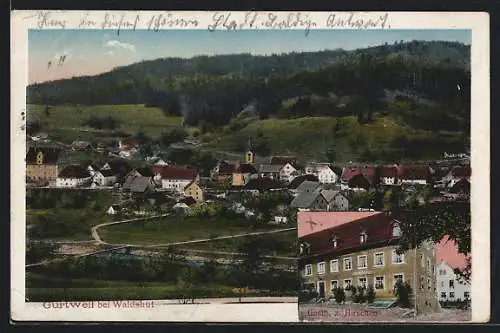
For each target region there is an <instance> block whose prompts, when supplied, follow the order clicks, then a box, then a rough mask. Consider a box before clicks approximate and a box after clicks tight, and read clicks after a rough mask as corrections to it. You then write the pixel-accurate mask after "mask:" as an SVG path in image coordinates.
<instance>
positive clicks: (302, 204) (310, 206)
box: [290, 191, 328, 211]
mask: <svg viewBox="0 0 500 333" xmlns="http://www.w3.org/2000/svg"><path fill="white" fill-rule="evenodd" d="M290 208H296V209H299V210H312V211H326V210H327V209H328V202H327V201H326V199H325V198H324V197H323V195H322V194H321V193H320V192H317V191H314V192H299V194H298V195H297V196H296V197H295V198H294V199H293V200H292V202H291V203H290Z"/></svg>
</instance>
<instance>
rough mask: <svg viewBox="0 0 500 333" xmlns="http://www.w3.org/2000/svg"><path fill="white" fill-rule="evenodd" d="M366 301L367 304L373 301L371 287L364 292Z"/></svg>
mask: <svg viewBox="0 0 500 333" xmlns="http://www.w3.org/2000/svg"><path fill="white" fill-rule="evenodd" d="M366 300H367V301H368V303H369V304H371V303H373V302H374V301H375V290H374V289H373V286H368V289H367V290H366Z"/></svg>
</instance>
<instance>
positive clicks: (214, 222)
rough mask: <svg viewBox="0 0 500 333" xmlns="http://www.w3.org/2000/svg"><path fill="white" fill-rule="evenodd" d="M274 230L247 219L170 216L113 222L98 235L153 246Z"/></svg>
mask: <svg viewBox="0 0 500 333" xmlns="http://www.w3.org/2000/svg"><path fill="white" fill-rule="evenodd" d="M273 229H275V227H271V226H263V227H261V228H259V229H253V228H252V227H251V226H250V225H249V224H248V222H247V221H246V220H245V219H239V220H225V219H222V218H206V219H201V218H191V217H189V218H184V219H181V218H172V217H169V218H162V219H158V220H153V221H147V222H137V223H135V222H133V223H126V224H119V225H110V226H106V227H103V228H101V229H99V234H100V235H101V238H102V239H103V240H104V241H106V242H108V243H114V244H141V245H151V244H164V243H171V242H182V241H189V240H195V239H206V238H215V237H218V236H228V235H236V234H243V233H247V232H256V231H266V230H273Z"/></svg>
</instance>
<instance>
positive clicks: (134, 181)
mask: <svg viewBox="0 0 500 333" xmlns="http://www.w3.org/2000/svg"><path fill="white" fill-rule="evenodd" d="M154 189H155V185H154V183H153V179H152V178H151V177H144V176H141V175H138V174H135V173H131V174H130V175H129V176H127V178H126V179H125V182H124V184H123V187H122V190H123V192H124V193H128V194H132V195H135V196H147V195H149V194H152V193H154Z"/></svg>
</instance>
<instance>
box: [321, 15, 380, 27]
mask: <svg viewBox="0 0 500 333" xmlns="http://www.w3.org/2000/svg"><path fill="white" fill-rule="evenodd" d="M388 21H389V13H385V14H383V15H380V16H379V17H378V18H376V19H375V20H374V19H372V18H369V19H365V18H362V17H361V15H360V14H356V13H350V14H348V15H347V16H345V14H344V15H342V14H341V15H339V14H330V15H328V18H327V20H326V27H327V28H351V29H352V28H355V29H368V28H382V29H384V28H390V25H389V23H388Z"/></svg>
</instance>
